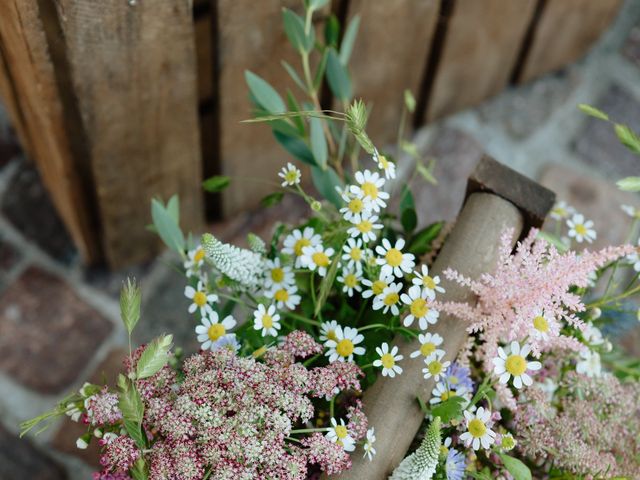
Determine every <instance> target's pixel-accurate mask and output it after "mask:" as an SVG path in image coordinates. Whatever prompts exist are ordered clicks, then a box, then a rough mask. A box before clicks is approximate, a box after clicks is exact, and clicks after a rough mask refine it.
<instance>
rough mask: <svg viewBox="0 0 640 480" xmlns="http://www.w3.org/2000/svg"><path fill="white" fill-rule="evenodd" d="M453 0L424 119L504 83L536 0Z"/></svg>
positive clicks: (472, 102)
mask: <svg viewBox="0 0 640 480" xmlns="http://www.w3.org/2000/svg"><path fill="white" fill-rule="evenodd" d="M448 1H454V6H453V13H452V16H451V18H449V24H448V28H447V35H446V38H445V41H444V42H445V43H444V49H443V51H442V57H441V58H440V62H439V65H438V69H437V72H436V77H435V79H434V83H433V89H432V91H431V92H430V97H429V98H428V99H427V120H433V119H435V118H439V117H442V116H444V115H447V114H449V113H453V112H456V111H458V110H461V109H463V108H466V107H469V106H472V105H476V104H477V103H479V102H481V101H482V100H484V99H485V98H487V97H490V96H491V95H495V94H496V93H498V92H499V91H500V90H502V89H503V88H504V87H505V86H506V85H507V83H508V82H509V78H510V75H511V72H512V70H513V68H514V64H515V61H516V59H517V57H518V52H519V51H520V48H521V45H522V40H523V38H524V36H525V33H526V31H527V26H528V25H529V22H530V19H531V17H532V15H533V12H534V9H535V5H536V0H483V1H478V0H448ZM560 1H564V0H560Z"/></svg>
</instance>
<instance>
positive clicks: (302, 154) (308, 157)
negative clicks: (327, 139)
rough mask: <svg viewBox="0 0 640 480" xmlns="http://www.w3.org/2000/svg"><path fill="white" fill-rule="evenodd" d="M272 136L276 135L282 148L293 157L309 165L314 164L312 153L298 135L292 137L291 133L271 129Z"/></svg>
mask: <svg viewBox="0 0 640 480" xmlns="http://www.w3.org/2000/svg"><path fill="white" fill-rule="evenodd" d="M273 136H274V137H276V140H277V141H278V143H279V144H280V145H282V146H283V147H284V149H285V150H286V151H287V152H289V153H290V154H291V155H293V156H294V157H295V158H297V159H298V160H300V161H301V162H304V163H307V164H309V165H313V166H315V165H316V161H315V159H314V158H313V153H312V152H311V150H310V149H309V147H308V146H307V144H306V143H305V142H304V141H302V140H301V139H300V138H299V137H292V136H291V135H286V134H284V133H282V132H279V131H277V130H274V131H273Z"/></svg>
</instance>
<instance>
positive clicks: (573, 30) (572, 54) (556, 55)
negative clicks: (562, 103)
mask: <svg viewBox="0 0 640 480" xmlns="http://www.w3.org/2000/svg"><path fill="white" fill-rule="evenodd" d="M622 3H623V2H622V0H547V1H546V2H545V4H544V7H543V10H542V14H541V16H540V19H539V21H538V23H537V25H536V29H535V31H534V34H533V39H532V43H531V45H530V47H529V52H528V54H527V56H526V59H525V64H524V66H523V68H522V74H521V75H520V78H519V79H518V80H519V81H520V82H528V81H529V80H531V79H533V78H535V77H538V76H540V75H542V74H544V73H547V72H550V71H552V70H555V69H557V68H560V67H561V66H563V65H566V64H567V63H571V62H573V61H575V60H577V59H579V58H580V57H581V56H582V55H584V54H585V53H586V52H587V50H588V49H589V47H590V46H591V45H592V44H593V43H594V42H595V41H596V40H597V39H598V38H599V37H600V35H601V34H602V33H603V32H604V31H605V30H606V28H607V27H608V26H609V25H610V24H611V22H612V21H613V19H614V18H615V16H616V14H617V13H618V10H619V9H620V6H621V5H622Z"/></svg>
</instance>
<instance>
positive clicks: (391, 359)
mask: <svg viewBox="0 0 640 480" xmlns="http://www.w3.org/2000/svg"><path fill="white" fill-rule="evenodd" d="M376 352H377V353H378V355H380V358H379V359H377V360H374V361H373V366H374V367H382V376H383V377H386V376H387V375H388V376H389V377H391V378H393V377H395V376H396V373H397V374H398V375H400V374H401V373H402V367H400V366H399V365H398V364H397V363H396V362H399V361H400V360H402V359H403V358H404V356H403V355H398V347H396V346H395V345H394V346H393V348H392V349H391V351H389V344H388V343H386V342H385V343H383V344H382V345H380V346H379V347H376Z"/></svg>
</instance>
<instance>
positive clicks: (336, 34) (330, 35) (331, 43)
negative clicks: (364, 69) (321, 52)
mask: <svg viewBox="0 0 640 480" xmlns="http://www.w3.org/2000/svg"><path fill="white" fill-rule="evenodd" d="M338 40H340V21H339V20H338V17H336V16H335V14H333V13H332V14H331V16H329V18H328V19H327V21H326V23H325V24H324V43H325V44H326V45H327V46H328V47H334V48H336V47H337V46H338Z"/></svg>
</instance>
